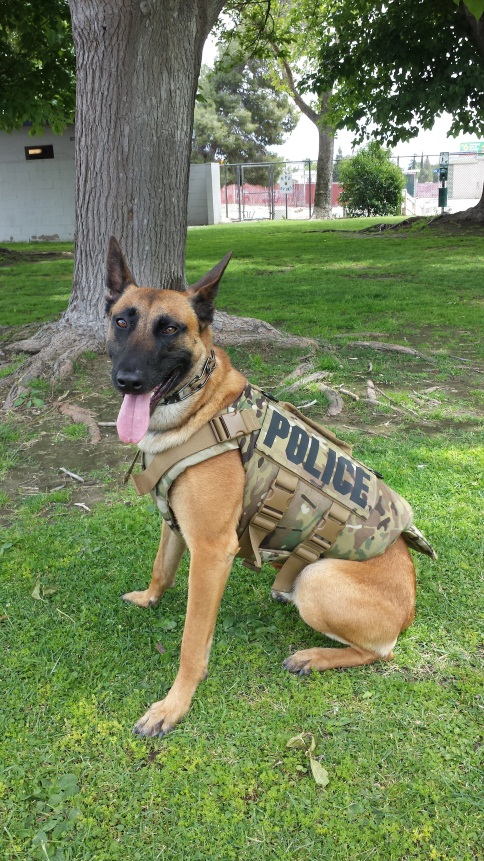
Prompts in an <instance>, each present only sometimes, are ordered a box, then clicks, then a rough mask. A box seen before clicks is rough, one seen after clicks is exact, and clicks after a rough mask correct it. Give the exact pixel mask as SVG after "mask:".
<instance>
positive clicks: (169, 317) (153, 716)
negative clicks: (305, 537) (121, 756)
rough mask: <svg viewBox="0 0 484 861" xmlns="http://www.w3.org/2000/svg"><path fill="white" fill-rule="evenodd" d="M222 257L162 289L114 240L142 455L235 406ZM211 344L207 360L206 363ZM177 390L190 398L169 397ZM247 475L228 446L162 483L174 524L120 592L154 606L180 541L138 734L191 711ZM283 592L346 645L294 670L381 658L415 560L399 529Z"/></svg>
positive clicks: (112, 302) (111, 290)
mask: <svg viewBox="0 0 484 861" xmlns="http://www.w3.org/2000/svg"><path fill="white" fill-rule="evenodd" d="M230 256H231V255H230V254H227V255H226V257H224V259H223V260H222V261H221V262H220V263H219V264H218V265H217V266H215V267H214V268H213V269H212V270H211V271H210V272H209V273H208V274H207V275H205V276H204V277H203V278H202V279H201V280H200V281H198V282H197V283H196V284H194V285H193V286H191V287H188V288H187V289H186V291H185V292H177V291H174V290H173V291H170V290H158V289H152V288H150V287H138V286H137V285H136V282H135V280H134V278H133V276H132V274H131V272H130V270H129V268H128V266H127V264H126V262H125V260H124V257H123V254H122V251H121V249H120V246H119V244H118V242H117V241H116V240H115V239H114V238H112V239H111V241H110V245H109V253H108V265H107V287H108V298H107V311H108V315H109V335H108V349H109V355H110V357H111V359H112V364H113V369H112V380H113V383H114V386H115V387H116V388H117V389H118V391H119V392H120V393H121V394H122V395H123V396H124V398H123V403H122V407H121V411H120V414H119V418H118V422H117V426H118V433H119V435H120V437H121V439H122V440H123V441H124V442H130V443H139V447H140V448H141V450H142V451H144V452H145V453H158V452H162V451H165V450H167V449H172V448H174V447H176V446H179V445H180V444H182V443H184V442H185V441H186V440H188V438H189V437H191V436H192V435H193V434H194V432H196V431H198V429H199V428H201V427H202V426H203V425H205V424H206V423H207V422H208V421H209V420H211V419H213V417H214V416H216V415H217V414H218V413H219V411H221V410H222V409H224V408H225V407H227V406H228V405H229V404H232V403H233V402H234V401H235V400H236V398H237V397H238V396H239V395H240V394H241V392H242V391H243V389H244V387H245V385H246V383H247V381H246V379H245V377H244V376H243V375H242V374H241V373H240V372H239V371H237V370H236V369H235V368H234V367H233V366H232V365H231V363H230V360H229V358H228V356H227V354H226V353H225V352H224V351H223V350H221V349H219V348H217V347H215V348H214V347H213V342H212V333H211V328H210V324H211V323H212V320H213V314H214V300H215V296H216V293H217V290H218V286H219V282H220V279H221V277H222V275H223V272H224V270H225V267H226V266H227V264H228V262H229V259H230ZM212 350H213V351H214V355H215V362H214V363H212V364H211V365H210V368H209V370H207V368H208V362H209V358H210V355H211V351H212ZM193 379H196V380H198V381H199V382H198V384H197V385H196V386H191V381H192V380H193ZM182 389H183V390H185V389H186V390H187V391H188V395H187V396H184V397H183V398H179V399H177V398H176V397H175V398H170V395H171V394H172V393H177V392H180V390H182ZM167 396H168V397H167ZM160 402H162V403H160ZM150 412H151V414H150ZM244 481H245V474H244V468H243V466H242V463H241V458H240V455H239V452H238V451H235V450H233V451H227V452H225V453H223V454H221V455H219V456H217V457H213V458H211V459H210V460H205V461H204V462H202V463H197V464H196V465H194V466H191V467H189V468H188V469H186V470H185V472H183V473H182V474H181V475H180V476H179V477H178V478H177V479H176V480H175V482H174V483H173V485H172V487H171V490H170V507H171V509H172V510H173V512H174V514H175V517H176V521H177V524H178V530H177V531H174V530H172V529H171V528H169V527H168V526H167V525H166V523H164V524H163V528H162V534H161V542H160V546H159V550H158V553H157V555H156V559H155V562H154V567H153V574H152V578H151V582H150V585H149V586H148V588H147V589H145V590H144V591H139V592H129V593H127V594H126V595H124V596H123V598H124V600H125V601H129V602H131V603H133V604H136V605H137V606H139V607H152V606H155V605H156V604H158V602H159V601H160V599H161V598H162V596H163V594H164V593H165V591H166V589H167V588H168V587H169V586H172V585H173V583H174V579H175V574H176V571H177V568H178V564H179V562H180V559H181V556H182V554H183V552H184V550H185V549H186V548H188V550H189V552H190V572H189V588H188V605H187V612H186V619H185V627H184V631H183V638H182V644H181V657H180V666H179V670H178V673H177V676H176V679H175V681H174V684H173V686H172V688H171V689H170V690H169V692H168V693H167V695H166V696H165V698H164V699H163V700H161V701H159V702H155V703H153V705H152V706H151V707H150V708H149V709H148V711H147V712H146V714H145V715H144V716H143V717H142V718H141V719H140V720H139V721H138V723H137V724H136V726H135V728H134V731H135V732H136V733H137V734H139V735H142V736H163V735H166V733H168V732H169V731H170V730H171V729H172V728H173V727H174V726H175V724H177V723H178V721H180V720H181V718H183V716H184V715H185V714H186V713H187V712H188V709H189V708H190V703H191V701H192V698H193V695H194V693H195V691H196V689H197V686H198V684H199V682H201V681H202V680H203V679H204V678H205V677H206V674H207V667H208V660H209V655H210V647H211V643H212V637H213V632H214V627H215V621H216V617H217V612H218V608H219V605H220V601H221V599H222V595H223V592H224V589H225V584H226V582H227V578H228V576H229V573H230V569H231V567H232V563H233V560H234V556H235V555H236V553H237V550H238V537H237V525H238V521H239V518H240V517H241V511H242V500H243V492H244ZM285 597H286V598H287V599H289V600H291V601H292V602H293V603H294V604H295V605H296V607H297V608H298V610H299V613H300V615H301V617H302V618H303V619H304V621H305V622H306V623H307V624H308V625H310V626H312V627H313V628H314V629H315V630H316V631H319V632H321V633H322V634H324V635H325V636H326V637H330V638H332V639H334V640H337V641H338V642H339V643H343V644H345V646H346V648H341V647H336V648H326V647H324V648H312V649H306V650H302V651H298V652H296V653H295V654H293V655H292V656H291V657H289V658H287V659H286V661H285V662H284V666H285V668H286V669H287V670H289V671H290V672H293V673H301V674H302V673H304V674H305V673H308V672H310V671H311V670H327V669H332V668H334V667H355V666H360V665H363V664H371V663H373V662H374V661H377V660H389V659H391V658H392V657H393V652H392V649H393V647H394V645H395V642H396V640H397V637H398V635H399V633H400V632H401V631H403V630H405V629H406V628H407V627H408V626H409V625H410V624H411V622H412V621H413V617H414V603H415V571H414V566H413V562H412V559H411V556H410V553H409V551H408V549H407V545H406V543H405V542H404V541H403V540H402V539H401V538H400V539H398V540H397V541H396V543H394V544H393V545H392V546H391V547H390V548H389V549H388V550H386V551H385V552H384V553H383V554H382V555H380V556H378V557H376V558H374V559H371V560H368V561H364V562H353V561H345V560H340V559H330V558H322V559H320V560H319V561H317V562H315V563H314V564H311V565H308V566H307V567H306V568H305V569H304V570H303V572H302V573H301V574H300V576H299V577H298V578H297V580H296V583H295V586H294V589H293V591H292V593H291V594H290V595H287V596H285Z"/></svg>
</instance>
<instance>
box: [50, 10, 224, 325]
mask: <svg viewBox="0 0 484 861" xmlns="http://www.w3.org/2000/svg"><path fill="white" fill-rule="evenodd" d="M69 5H70V9H71V17H72V31H73V37H74V44H75V49H76V65H77V104H76V126H75V129H76V148H75V152H76V257H75V271H74V284H73V291H72V295H71V299H70V302H69V307H68V309H67V311H66V313H65V315H64V323H66V324H68V325H71V326H78V325H79V320H82V322H83V325H87V326H88V327H89V329H92V330H93V331H94V332H96V333H98V334H99V336H100V337H103V333H104V328H105V324H104V260H105V255H106V249H107V244H108V240H109V236H110V235H111V234H114V235H115V236H116V238H117V239H119V241H120V242H121V244H122V247H123V249H124V251H125V252H126V256H127V259H128V260H129V261H130V264H131V266H132V271H133V273H134V274H135V277H136V278H137V279H138V283H141V284H150V285H153V286H156V287H162V288H167V287H169V288H172V289H173V288H174V289H178V290H180V289H183V287H184V285H185V275H184V261H185V239H186V230H187V198H188V178H189V169H190V151H191V138H192V127H193V109H194V104H195V95H196V91H197V82H198V76H199V72H200V64H201V58H202V50H203V45H204V42H205V39H206V37H207V35H208V33H209V31H210V29H211V27H212V26H213V24H214V23H215V21H216V19H217V16H218V14H219V12H220V9H221V8H222V6H223V0H141V2H139V0H69Z"/></svg>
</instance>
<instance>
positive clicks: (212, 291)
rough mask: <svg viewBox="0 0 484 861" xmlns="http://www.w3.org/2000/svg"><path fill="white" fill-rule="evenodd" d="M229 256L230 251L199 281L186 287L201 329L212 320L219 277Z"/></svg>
mask: <svg viewBox="0 0 484 861" xmlns="http://www.w3.org/2000/svg"><path fill="white" fill-rule="evenodd" d="M231 257H232V252H231V251H229V253H228V254H226V255H225V257H224V258H223V259H222V260H221V261H220V263H217V265H216V266H214V267H213V269H211V270H210V272H207V274H206V275H204V276H203V278H200V281H197V283H196V284H191V285H190V287H188V293H189V294H190V296H191V302H192V306H193V309H194V311H195V313H196V315H197V317H198V319H199V321H200V325H201V327H202V329H204V328H205V326H210V323H211V322H212V321H213V314H214V311H215V306H214V302H215V297H216V295H217V291H218V285H219V284H220V279H221V278H222V275H223V274H224V272H225V269H226V268H227V266H228V263H229V260H230V258H231Z"/></svg>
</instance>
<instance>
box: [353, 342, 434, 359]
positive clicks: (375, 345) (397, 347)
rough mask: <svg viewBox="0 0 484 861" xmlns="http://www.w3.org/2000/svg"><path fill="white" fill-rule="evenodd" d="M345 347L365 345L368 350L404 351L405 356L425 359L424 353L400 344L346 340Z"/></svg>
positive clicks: (382, 351)
mask: <svg viewBox="0 0 484 861" xmlns="http://www.w3.org/2000/svg"><path fill="white" fill-rule="evenodd" d="M346 346H347V347H367V348H368V349H369V350H379V351H380V352H381V353H405V355H407V356H417V357H418V358H420V359H427V361H428V358H429V357H428V356H426V355H425V354H424V353H419V351H418V350H414V349H413V347H404V346H402V345H401V344H384V343H380V342H379V341H348V343H347V344H346Z"/></svg>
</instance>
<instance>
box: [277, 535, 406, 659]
mask: <svg viewBox="0 0 484 861" xmlns="http://www.w3.org/2000/svg"><path fill="white" fill-rule="evenodd" d="M292 600H293V602H294V604H296V606H297V608H298V610H299V612H300V614H301V616H302V618H303V619H304V621H305V622H307V624H308V625H310V626H311V627H312V628H314V629H315V630H316V631H320V632H321V633H322V634H325V635H326V636H327V637H330V638H331V639H333V640H337V641H338V642H340V643H344V644H346V646H347V648H346V649H344V648H343V649H341V648H313V649H303V650H301V651H299V652H296V653H295V654H294V655H292V656H291V657H290V658H287V659H286V661H284V667H285V668H286V669H287V670H289V671H290V672H292V673H299V674H301V675H305V674H306V673H309V672H310V671H311V670H329V669H332V668H336V667H356V666H361V665H363V664H371V663H373V662H374V661H378V660H391V658H392V657H393V651H392V649H393V647H394V645H395V643H396V640H397V637H398V635H399V633H400V632H401V631H403V630H405V628H407V627H408V626H409V625H410V624H411V622H412V620H413V615H414V604H415V570H414V567H413V562H412V559H411V557H410V554H409V552H408V549H407V546H406V544H405V542H404V541H403V540H402V539H399V540H398V541H397V542H396V544H394V545H393V546H392V547H390V548H389V549H388V550H387V551H386V552H385V553H383V554H382V555H381V556H378V557H376V558H375V559H370V560H368V561H366V562H348V561H346V560H341V559H322V560H321V561H319V562H315V563H314V564H313V565H308V567H307V568H305V569H304V571H302V573H301V574H300V576H299V578H298V580H297V581H296V584H295V588H294V593H293V596H292Z"/></svg>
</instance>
